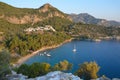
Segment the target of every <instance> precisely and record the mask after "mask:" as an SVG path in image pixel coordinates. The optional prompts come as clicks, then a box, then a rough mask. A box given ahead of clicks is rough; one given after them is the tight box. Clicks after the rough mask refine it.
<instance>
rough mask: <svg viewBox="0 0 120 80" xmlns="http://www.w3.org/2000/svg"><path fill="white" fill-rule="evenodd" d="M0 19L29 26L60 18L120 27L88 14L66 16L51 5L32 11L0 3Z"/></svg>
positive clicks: (117, 23) (119, 24)
mask: <svg viewBox="0 0 120 80" xmlns="http://www.w3.org/2000/svg"><path fill="white" fill-rule="evenodd" d="M0 12H1V13H0V19H4V20H6V21H8V22H10V23H13V24H27V23H31V24H32V25H33V24H35V23H37V22H41V21H44V20H46V19H49V18H53V17H60V18H62V19H67V20H69V21H73V22H75V23H77V22H82V23H85V24H96V25H102V26H106V27H108V26H115V27H120V22H117V21H113V20H112V21H108V20H106V19H99V18H95V17H94V16H92V15H90V14H88V13H80V14H66V13H64V12H62V11H60V10H59V9H57V8H55V7H54V6H52V5H51V4H49V3H46V4H44V5H43V6H41V7H39V8H36V9H32V8H16V7H13V6H11V5H9V4H6V3H3V2H0Z"/></svg>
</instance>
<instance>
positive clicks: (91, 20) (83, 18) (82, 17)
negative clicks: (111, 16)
mask: <svg viewBox="0 0 120 80" xmlns="http://www.w3.org/2000/svg"><path fill="white" fill-rule="evenodd" d="M69 16H70V17H71V18H72V20H73V21H74V22H82V23H86V24H97V25H103V26H120V22H117V21H108V20H105V19H98V18H95V17H93V16H91V15H90V14H88V13H81V14H70V15H69Z"/></svg>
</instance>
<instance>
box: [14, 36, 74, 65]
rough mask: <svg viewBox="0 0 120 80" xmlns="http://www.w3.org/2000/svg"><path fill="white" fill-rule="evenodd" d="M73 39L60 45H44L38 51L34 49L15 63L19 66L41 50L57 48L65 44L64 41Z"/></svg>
mask: <svg viewBox="0 0 120 80" xmlns="http://www.w3.org/2000/svg"><path fill="white" fill-rule="evenodd" d="M72 40H73V38H71V39H69V40H65V41H64V42H63V43H61V44H59V45H53V46H46V47H42V48H41V49H39V50H37V51H34V52H33V53H31V54H29V55H26V56H24V57H21V58H20V59H19V60H18V61H17V63H16V64H14V66H15V67H19V66H20V65H21V64H22V63H24V62H25V61H26V60H28V59H29V58H31V57H32V56H34V55H36V54H38V52H41V51H45V50H48V49H53V48H57V47H59V46H61V45H63V44H64V43H67V42H71V41H72Z"/></svg>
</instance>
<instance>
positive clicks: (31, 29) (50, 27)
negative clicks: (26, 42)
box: [24, 25, 56, 32]
mask: <svg viewBox="0 0 120 80" xmlns="http://www.w3.org/2000/svg"><path fill="white" fill-rule="evenodd" d="M50 30H51V31H53V32H56V30H55V29H54V28H53V27H52V26H51V25H45V26H44V27H43V26H40V27H36V28H33V27H29V28H27V29H25V30H24V31H25V32H35V31H50Z"/></svg>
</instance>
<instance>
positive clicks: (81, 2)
mask: <svg viewBox="0 0 120 80" xmlns="http://www.w3.org/2000/svg"><path fill="white" fill-rule="evenodd" d="M0 1H1V2H5V3H8V4H10V5H12V6H15V7H20V8H39V7H40V6H42V5H43V4H45V3H50V4H51V5H53V6H54V7H56V8H58V9H59V10H61V11H63V12H65V13H77V14H79V13H89V14H91V15H93V16H94V17H96V18H104V19H108V20H117V21H119V22H120V0H0Z"/></svg>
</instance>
